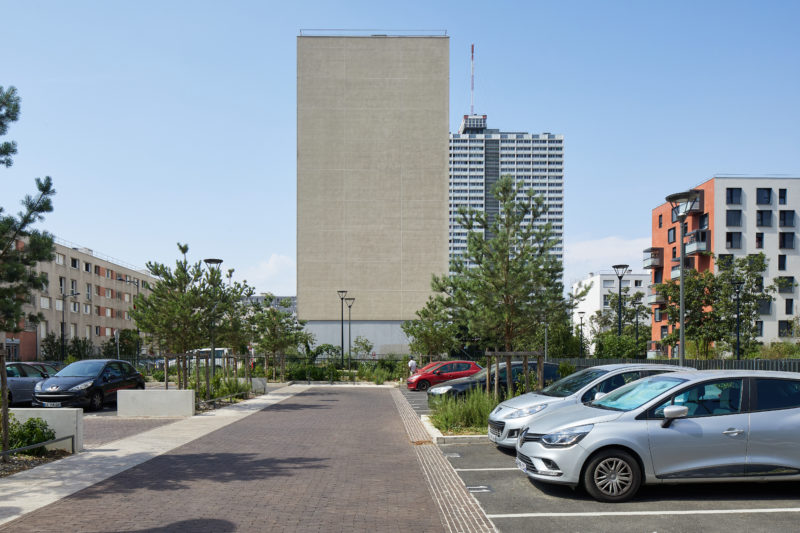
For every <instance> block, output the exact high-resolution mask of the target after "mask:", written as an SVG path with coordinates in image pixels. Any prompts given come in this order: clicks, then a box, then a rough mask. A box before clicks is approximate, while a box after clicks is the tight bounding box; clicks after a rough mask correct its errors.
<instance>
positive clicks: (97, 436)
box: [83, 416, 182, 450]
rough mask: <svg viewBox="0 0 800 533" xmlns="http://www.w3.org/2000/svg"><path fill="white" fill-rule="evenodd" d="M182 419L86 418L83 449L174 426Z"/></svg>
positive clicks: (84, 418)
mask: <svg viewBox="0 0 800 533" xmlns="http://www.w3.org/2000/svg"><path fill="white" fill-rule="evenodd" d="M178 420H182V419H180V418H118V417H116V416H84V417H83V447H84V448H85V449H87V450H89V449H92V448H94V447H95V446H99V445H101V444H105V443H107V442H112V441H115V440H119V439H124V438H125V437H130V436H131V435H136V434H137V433H142V432H144V431H148V430H150V429H153V428H157V427H161V426H164V425H167V424H172V423H173V422H176V421H178Z"/></svg>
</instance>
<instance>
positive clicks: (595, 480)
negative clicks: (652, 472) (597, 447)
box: [583, 450, 642, 503]
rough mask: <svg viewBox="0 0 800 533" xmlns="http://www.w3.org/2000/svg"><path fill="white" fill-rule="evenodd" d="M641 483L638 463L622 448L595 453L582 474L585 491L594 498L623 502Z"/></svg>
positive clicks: (630, 496) (634, 492) (631, 495)
mask: <svg viewBox="0 0 800 533" xmlns="http://www.w3.org/2000/svg"><path fill="white" fill-rule="evenodd" d="M641 483H642V472H641V469H640V468H639V463H638V462H637V461H636V459H635V458H634V457H632V456H631V455H630V454H629V453H627V452H624V451H622V450H605V451H602V452H600V453H598V454H597V455H595V456H594V457H593V458H592V459H591V461H589V465H588V466H587V467H586V471H585V472H584V475H583V485H584V487H585V488H586V491H587V492H588V493H589V494H590V495H591V496H592V497H593V498H594V499H596V500H599V501H603V502H612V503H613V502H624V501H626V500H629V499H630V498H632V497H633V495H634V494H636V492H637V491H638V490H639V486H640V485H641Z"/></svg>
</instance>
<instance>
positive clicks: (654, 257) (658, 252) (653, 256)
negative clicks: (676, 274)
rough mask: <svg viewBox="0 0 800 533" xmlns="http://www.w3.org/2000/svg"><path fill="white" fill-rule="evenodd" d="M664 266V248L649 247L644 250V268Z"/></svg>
mask: <svg viewBox="0 0 800 533" xmlns="http://www.w3.org/2000/svg"><path fill="white" fill-rule="evenodd" d="M662 266H664V249H663V248H647V249H646V250H644V262H643V264H642V268H646V269H648V268H661V267H662Z"/></svg>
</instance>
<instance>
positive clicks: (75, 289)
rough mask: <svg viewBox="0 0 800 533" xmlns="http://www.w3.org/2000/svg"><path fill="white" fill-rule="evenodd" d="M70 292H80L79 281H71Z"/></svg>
mask: <svg viewBox="0 0 800 533" xmlns="http://www.w3.org/2000/svg"><path fill="white" fill-rule="evenodd" d="M69 290H70V292H78V280H75V279H71V280H69Z"/></svg>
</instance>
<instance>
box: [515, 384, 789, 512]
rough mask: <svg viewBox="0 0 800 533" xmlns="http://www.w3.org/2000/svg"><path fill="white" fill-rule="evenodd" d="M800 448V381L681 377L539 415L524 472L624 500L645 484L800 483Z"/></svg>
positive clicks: (524, 449) (524, 437)
mask: <svg viewBox="0 0 800 533" xmlns="http://www.w3.org/2000/svg"><path fill="white" fill-rule="evenodd" d="M798 443H800V374H797V373H792V372H767V371H746V370H729V371H720V370H716V371H696V372H676V373H670V374H662V375H659V376H653V377H648V378H644V379H642V380H639V381H636V382H633V383H630V384H628V385H626V386H624V387H621V388H619V389H617V390H615V391H613V392H611V393H609V394H607V395H605V396H603V397H602V398H600V399H598V400H595V401H593V402H589V403H587V404H579V405H575V406H573V407H569V408H566V409H561V410H559V411H558V412H557V413H553V414H550V415H545V416H541V417H537V419H535V420H534V421H533V422H532V423H531V425H530V426H529V427H526V428H525V429H523V431H522V433H521V434H520V437H519V439H518V440H517V466H518V467H519V468H520V469H521V470H523V471H524V472H525V473H526V474H527V475H528V476H529V477H530V478H532V479H535V480H537V481H543V482H548V483H562V484H567V485H571V486H577V485H583V486H584V487H585V489H586V491H587V492H588V493H589V494H590V495H591V496H593V497H594V498H596V499H597V500H600V501H606V502H621V501H626V500H628V499H630V498H632V497H633V496H634V495H635V494H636V492H637V491H638V490H639V487H640V486H641V485H642V484H643V483H647V484H656V483H686V482H713V481H722V482H733V481H773V480H775V481H783V480H796V479H800V446H798Z"/></svg>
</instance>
